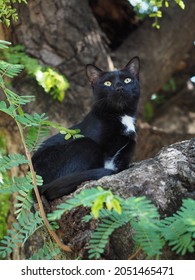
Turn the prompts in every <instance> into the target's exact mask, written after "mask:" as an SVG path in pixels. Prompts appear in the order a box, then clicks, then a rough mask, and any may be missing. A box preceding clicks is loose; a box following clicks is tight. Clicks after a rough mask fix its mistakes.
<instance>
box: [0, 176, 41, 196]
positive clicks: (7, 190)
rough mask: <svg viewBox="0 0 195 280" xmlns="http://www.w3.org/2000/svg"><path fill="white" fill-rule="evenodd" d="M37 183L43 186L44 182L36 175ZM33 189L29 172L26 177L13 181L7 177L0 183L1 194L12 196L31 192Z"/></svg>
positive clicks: (15, 178) (16, 178)
mask: <svg viewBox="0 0 195 280" xmlns="http://www.w3.org/2000/svg"><path fill="white" fill-rule="evenodd" d="M36 182H37V185H38V186H42V184H43V180H42V178H41V176H39V175H36ZM32 189H33V184H32V176H31V173H30V172H28V173H27V174H26V176H24V177H14V178H13V179H11V178H9V177H6V178H3V181H2V182H1V183H0V194H11V193H15V192H20V191H26V192H28V191H30V190H32Z"/></svg>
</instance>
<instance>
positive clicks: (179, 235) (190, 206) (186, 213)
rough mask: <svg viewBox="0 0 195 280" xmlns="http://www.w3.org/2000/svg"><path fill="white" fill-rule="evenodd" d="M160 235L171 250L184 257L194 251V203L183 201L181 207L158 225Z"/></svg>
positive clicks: (188, 200) (189, 200)
mask: <svg viewBox="0 0 195 280" xmlns="http://www.w3.org/2000/svg"><path fill="white" fill-rule="evenodd" d="M160 226H161V231H162V234H163V236H164V238H165V240H166V241H167V242H168V244H169V245H170V246H172V250H173V251H176V253H178V254H181V255H184V254H186V252H187V251H188V252H190V253H192V252H194V251H195V201H194V200H193V199H185V200H184V201H183V204H182V207H181V208H180V209H179V211H177V212H176V214H174V215H173V216H171V217H168V218H165V219H164V220H162V221H161V223H160Z"/></svg>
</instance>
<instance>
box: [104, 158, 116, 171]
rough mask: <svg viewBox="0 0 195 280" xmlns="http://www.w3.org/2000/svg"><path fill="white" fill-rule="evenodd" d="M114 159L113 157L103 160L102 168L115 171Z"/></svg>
mask: <svg viewBox="0 0 195 280" xmlns="http://www.w3.org/2000/svg"><path fill="white" fill-rule="evenodd" d="M114 159H115V157H113V158H111V159H108V160H106V161H105V162H104V168H106V169H111V170H114V171H116V170H117V168H116V165H115V164H114Z"/></svg>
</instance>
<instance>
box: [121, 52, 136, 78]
mask: <svg viewBox="0 0 195 280" xmlns="http://www.w3.org/2000/svg"><path fill="white" fill-rule="evenodd" d="M124 69H127V70H129V72H130V73H131V75H133V76H134V77H136V78H139V69H140V59H139V57H138V56H135V57H134V58H132V59H131V60H130V61H129V62H128V63H127V65H126V66H125V67H124Z"/></svg>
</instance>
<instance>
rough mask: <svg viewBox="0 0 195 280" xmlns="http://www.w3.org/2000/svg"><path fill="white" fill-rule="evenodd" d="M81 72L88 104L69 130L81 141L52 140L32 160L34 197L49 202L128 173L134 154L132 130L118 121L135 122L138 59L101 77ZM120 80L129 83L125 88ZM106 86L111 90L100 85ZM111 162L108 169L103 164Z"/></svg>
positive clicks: (90, 70) (90, 68)
mask: <svg viewBox="0 0 195 280" xmlns="http://www.w3.org/2000/svg"><path fill="white" fill-rule="evenodd" d="M86 71H87V76H88V79H89V81H90V82H91V85H92V88H93V93H94V104H93V107H92V109H91V111H90V112H89V113H88V115H87V116H86V117H85V118H84V119H83V121H82V122H81V123H79V124H76V125H74V126H73V127H72V129H76V128H78V129H80V130H81V134H82V135H84V137H83V138H78V139H75V140H73V139H69V140H68V141H66V140H64V135H61V134H57V135H54V136H53V137H50V138H49V139H48V140H46V141H45V142H44V143H43V146H42V147H41V148H40V149H39V150H38V151H37V152H36V153H35V154H34V156H33V158H32V160H33V165H34V169H35V171H36V173H37V174H39V175H41V176H42V177H43V180H44V185H43V186H41V187H39V190H40V193H41V194H43V195H45V196H46V198H47V199H49V200H53V199H55V198H58V197H61V196H63V195H67V194H69V193H71V192H73V191H75V190H76V187H77V186H78V185H79V184H81V183H82V182H84V181H87V180H96V179H99V178H101V177H103V176H105V175H111V174H114V173H117V172H119V171H121V170H124V169H126V168H128V166H129V163H130V160H131V158H132V155H133V152H134V148H135V144H136V133H135V131H134V130H133V129H132V130H129V131H126V126H125V125H124V123H122V122H121V118H122V117H123V116H125V115H126V116H128V117H133V118H134V119H135V118H136V111H137V104H138V100H139V95H140V89H139V78H138V75H139V58H138V57H134V58H133V59H132V60H131V61H130V62H129V63H128V64H127V65H126V66H125V67H124V68H123V69H121V70H116V71H112V72H104V71H102V70H100V69H99V68H97V67H96V66H94V65H87V66H86ZM126 78H129V79H131V81H130V82H128V83H125V82H124V81H127V80H125V79H126ZM106 81H108V82H109V84H110V83H111V85H109V86H108V85H105V82H106ZM106 84H107V83H106ZM127 119H128V118H127ZM111 159H113V166H114V168H111V167H110V165H109V164H105V162H106V161H107V160H111ZM111 165H112V164H111Z"/></svg>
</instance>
